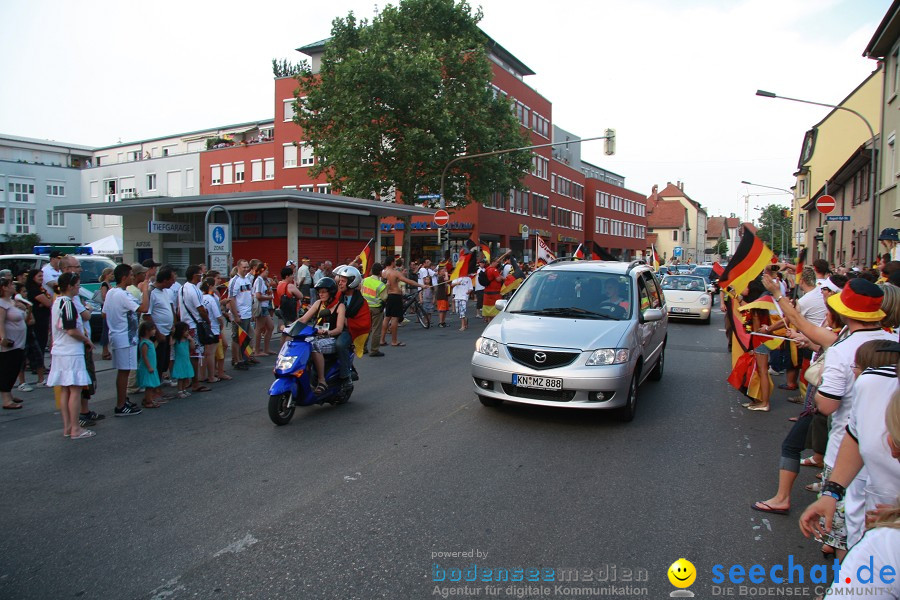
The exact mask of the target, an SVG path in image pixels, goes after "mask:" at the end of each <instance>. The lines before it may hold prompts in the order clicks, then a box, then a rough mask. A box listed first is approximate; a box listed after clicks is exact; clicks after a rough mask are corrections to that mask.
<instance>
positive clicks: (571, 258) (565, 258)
mask: <svg viewBox="0 0 900 600" xmlns="http://www.w3.org/2000/svg"><path fill="white" fill-rule="evenodd" d="M576 260H585V259H583V258H575V257H574V256H560V257H559V258H554V259H553V260H551V261H550V262H548V263H547V264H548V265H554V264H556V263H558V262H575V261H576Z"/></svg>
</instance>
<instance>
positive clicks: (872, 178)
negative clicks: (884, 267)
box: [756, 90, 878, 256]
mask: <svg viewBox="0 0 900 600" xmlns="http://www.w3.org/2000/svg"><path fill="white" fill-rule="evenodd" d="M756 95H757V96H762V97H763V98H777V99H780V100H790V101H791V102H800V103H801V104H812V105H814V106H824V107H826V108H835V109H837V110H844V111H847V112H848V113H851V114H854V115H856V116H857V117H859V118H860V119H862V122H863V123H865V124H866V127H868V129H869V137H870V139H871V140H872V160H871V165H870V166H869V206H870V207H871V208H872V255H873V256H875V255H877V254H878V240H877V239H876V238H877V233H878V223H877V218H878V208H877V207H876V206H875V185H876V183H877V181H878V180H877V176H878V175H877V171H878V168H877V165H876V164H875V130H874V129H872V124H871V123H869V120H868V119H867V118H865V117H864V116H862V114H860V113H859V112H858V111H855V110H853V109H852V108H847V107H846V106H838V105H837V104H826V103H824V102H813V101H812V100H801V99H799V98H788V97H787V96H779V95H778V94H776V93H775V92H767V91H765V90H756Z"/></svg>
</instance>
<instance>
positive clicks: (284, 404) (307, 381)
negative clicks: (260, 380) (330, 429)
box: [269, 321, 359, 425]
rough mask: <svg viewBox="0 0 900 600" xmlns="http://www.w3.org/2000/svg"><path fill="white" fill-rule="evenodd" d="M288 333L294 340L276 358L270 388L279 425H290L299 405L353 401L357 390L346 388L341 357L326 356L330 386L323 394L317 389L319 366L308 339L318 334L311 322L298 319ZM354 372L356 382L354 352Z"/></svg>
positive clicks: (272, 413) (274, 417) (272, 410)
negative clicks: (338, 359)
mask: <svg viewBox="0 0 900 600" xmlns="http://www.w3.org/2000/svg"><path fill="white" fill-rule="evenodd" d="M284 334H285V335H286V336H288V337H289V338H290V340H289V341H288V342H287V343H286V344H284V345H283V346H282V347H281V351H280V352H279V353H278V358H277V359H276V361H275V369H274V373H275V381H274V382H272V385H271V387H269V418H270V419H272V422H273V423H275V424H276V425H287V424H288V423H289V422H290V420H291V418H292V417H293V416H294V409H295V408H296V407H297V406H310V405H313V404H325V403H326V402H327V403H329V404H333V405H338V404H344V403H345V402H347V401H348V400H350V394H352V393H353V389H352V388H350V389H342V386H341V380H340V376H339V370H338V363H337V357H336V356H335V355H333V354H330V355H326V357H325V382H326V383H327V385H328V389H327V390H325V392H324V393H323V394H321V395H316V394H315V393H314V392H313V389H314V388H315V384H316V382H317V381H318V375H317V374H316V372H315V366H314V365H313V363H312V361H311V360H310V355H311V354H312V345H311V344H310V343H309V342H308V341H307V338H311V337H312V336H315V334H316V329H315V328H314V327H312V326H311V325H308V324H306V323H302V322H300V321H295V322H294V323H292V324H291V325H290V326H289V327H287V328H285V330H284ZM350 375H351V378H352V379H353V380H354V381H356V380H357V379H359V375H358V374H357V372H356V369H355V368H354V367H353V352H351V353H350Z"/></svg>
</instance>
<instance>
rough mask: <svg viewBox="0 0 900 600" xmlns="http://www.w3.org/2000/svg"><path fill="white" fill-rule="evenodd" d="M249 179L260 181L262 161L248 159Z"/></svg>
mask: <svg viewBox="0 0 900 600" xmlns="http://www.w3.org/2000/svg"><path fill="white" fill-rule="evenodd" d="M250 181H262V161H261V160H251V161H250Z"/></svg>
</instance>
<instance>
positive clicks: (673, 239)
mask: <svg viewBox="0 0 900 600" xmlns="http://www.w3.org/2000/svg"><path fill="white" fill-rule="evenodd" d="M672 241H673V242H677V241H678V230H677V229H676V230H675V231H673V232H672Z"/></svg>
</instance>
